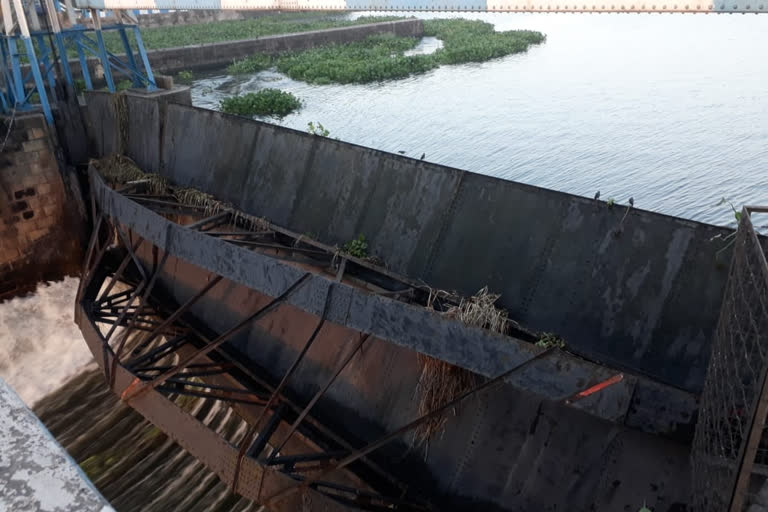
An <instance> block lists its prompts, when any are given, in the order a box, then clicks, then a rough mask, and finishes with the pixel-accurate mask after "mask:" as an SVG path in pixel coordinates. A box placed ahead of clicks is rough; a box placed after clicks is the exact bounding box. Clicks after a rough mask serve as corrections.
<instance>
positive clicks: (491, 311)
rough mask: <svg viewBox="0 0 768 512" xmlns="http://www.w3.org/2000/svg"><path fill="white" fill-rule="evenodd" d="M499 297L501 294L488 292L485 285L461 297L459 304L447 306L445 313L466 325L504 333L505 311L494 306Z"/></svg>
mask: <svg viewBox="0 0 768 512" xmlns="http://www.w3.org/2000/svg"><path fill="white" fill-rule="evenodd" d="M499 297H501V295H499V294H496V293H490V292H489V291H488V287H487V286H485V287H483V288H481V289H480V290H479V291H478V292H477V293H476V294H475V295H473V296H472V297H469V298H463V297H462V299H461V302H460V303H459V305H458V306H453V307H450V308H448V310H447V311H446V312H445V315H446V316H448V317H451V318H455V319H457V320H459V321H461V322H464V323H465V324H467V325H471V326H474V327H481V328H483V329H488V330H489V331H493V332H498V333H502V334H504V332H506V328H507V312H506V311H505V310H503V309H499V308H497V307H496V306H495V304H496V301H497V300H499Z"/></svg>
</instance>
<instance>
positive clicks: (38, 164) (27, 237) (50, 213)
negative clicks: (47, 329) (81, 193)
mask: <svg viewBox="0 0 768 512" xmlns="http://www.w3.org/2000/svg"><path fill="white" fill-rule="evenodd" d="M7 122H8V119H5V120H4V121H3V122H2V124H0V131H2V133H3V134H5V133H6V131H5V130H6V127H7ZM76 222H77V220H76V217H75V213H74V212H73V205H72V202H71V201H70V200H69V199H68V195H67V189H66V186H65V182H64V180H63V179H62V174H61V172H60V169H59V165H58V163H57V161H56V157H55V156H54V152H53V145H52V138H51V134H50V132H49V129H48V126H47V125H46V123H45V119H44V118H43V116H42V115H39V114H36V115H29V116H23V117H20V118H16V119H15V120H14V122H13V126H12V130H11V133H10V135H9V137H8V141H7V143H6V145H5V148H4V150H3V151H2V154H0V299H2V298H3V297H4V296H5V295H6V294H10V293H15V292H18V291H23V290H24V289H25V288H26V287H27V286H29V285H34V284H35V283H36V282H37V281H38V280H40V279H54V278H58V277H61V276H62V275H63V274H68V273H75V272H77V270H78V269H79V265H80V262H81V261H80V239H79V236H78V233H79V232H80V231H79V226H77V225H76V224H75V223H76Z"/></svg>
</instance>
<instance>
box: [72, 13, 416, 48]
mask: <svg viewBox="0 0 768 512" xmlns="http://www.w3.org/2000/svg"><path fill="white" fill-rule="evenodd" d="M398 19H403V18H399V17H395V16H375V17H374V16H371V17H362V18H358V19H356V20H347V19H343V18H342V17H340V16H339V14H338V13H331V12H322V11H321V12H303V13H276V14H269V15H266V16H260V17H257V18H251V19H247V20H233V21H216V22H212V23H204V24H199V25H175V26H169V27H156V28H143V29H141V38H142V40H143V42H144V46H145V47H146V48H147V49H148V50H159V49H161V48H173V47H176V46H187V45H193V44H205V43H218V42H221V41H236V40H238V39H254V38H257V37H262V36H270V35H275V34H290V33H295V32H308V31H310V30H322V29H326V28H335V27H349V26H353V25H361V24H365V23H376V22H381V21H394V20H398ZM128 37H129V40H130V42H131V45H134V44H135V40H134V38H133V33H131V32H129V33H128ZM104 42H105V44H106V46H107V50H109V51H110V52H112V53H115V54H122V53H125V48H124V47H123V42H122V40H121V39H120V34H118V33H117V31H107V32H104ZM133 47H134V48H135V46H133ZM73 52H74V50H73ZM73 56H77V54H76V53H75V54H74V55H73Z"/></svg>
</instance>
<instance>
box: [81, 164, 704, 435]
mask: <svg viewBox="0 0 768 512" xmlns="http://www.w3.org/2000/svg"><path fill="white" fill-rule="evenodd" d="M90 178H91V192H92V198H93V204H94V205H95V206H94V208H97V206H96V205H98V211H100V212H102V213H101V217H97V216H96V215H95V216H94V217H95V218H100V219H101V220H98V221H97V228H98V227H100V226H99V224H101V223H103V222H106V220H105V219H106V217H112V218H113V219H115V222H119V223H120V224H121V225H122V226H125V228H122V227H121V228H120V229H117V230H116V232H117V239H118V240H119V242H120V244H121V245H122V246H124V247H125V248H126V250H127V251H128V254H127V256H126V257H125V258H124V259H123V261H122V262H121V264H120V265H119V266H118V267H117V270H116V271H115V274H116V275H117V276H118V279H119V278H120V276H121V275H122V273H123V272H124V271H125V269H126V267H129V266H130V267H136V268H137V272H138V275H139V276H140V282H137V283H138V284H137V285H136V290H135V292H134V293H133V294H132V295H131V294H126V293H125V292H123V295H122V296H120V297H118V298H121V297H122V298H124V300H125V301H129V303H132V302H135V301H139V305H138V306H136V308H139V309H138V311H139V314H140V315H143V313H142V309H141V308H142V307H145V306H141V305H142V304H145V303H146V302H147V301H148V300H150V299H151V297H152V294H153V292H152V288H153V287H154V285H155V280H156V279H157V277H156V274H150V273H149V272H148V271H146V270H144V269H143V267H142V266H141V265H140V261H139V259H138V257H136V256H135V254H136V251H137V250H138V248H139V245H137V244H148V245H147V246H148V247H149V246H152V247H154V248H156V250H159V251H168V252H171V253H173V256H174V257H176V258H181V259H184V260H186V261H187V262H188V263H191V264H193V265H196V266H198V267H199V268H202V269H206V270H207V271H209V272H211V273H212V274H213V276H214V277H212V278H211V279H212V281H211V282H210V283H209V284H208V286H215V284H216V283H217V282H218V281H219V280H221V279H227V280H229V281H231V282H235V283H238V284H241V285H243V286H246V287H247V288H250V289H252V290H255V291H257V292H259V293H262V294H264V295H266V296H269V297H280V296H282V295H283V294H284V293H286V290H289V289H290V287H291V286H292V285H293V284H294V283H298V285H297V286H299V288H300V289H299V290H298V291H297V292H291V293H289V294H288V296H286V297H284V298H283V299H282V300H283V301H284V302H286V303H287V304H290V305H292V306H294V307H297V308H299V309H300V310H303V311H305V312H308V313H310V314H312V315H314V316H316V317H317V318H318V322H319V324H318V329H321V328H322V325H323V324H324V323H325V322H326V321H330V322H333V323H335V324H337V325H342V326H346V327H347V328H349V329H353V330H354V331H357V332H360V333H368V334H370V335H372V336H374V337H376V338H380V339H382V340H386V341H390V342H393V343H395V344H398V345H402V346H406V347H408V348H410V349H411V350H417V351H419V352H422V353H424V354H427V355H429V356H431V357H434V358H437V359H440V360H443V361H447V362H450V363H452V364H455V365H458V366H461V367H464V368H466V369H468V370H470V371H473V372H475V373H477V374H479V375H482V376H484V377H486V378H494V377H495V376H497V375H499V374H502V373H504V372H505V371H507V370H508V369H509V368H511V367H516V366H517V365H520V364H523V363H526V365H527V366H526V368H525V370H524V371H521V372H519V373H517V374H515V375H514V376H511V377H509V378H508V379H507V382H508V383H509V384H511V385H513V386H515V387H517V388H520V389H524V390H527V391H532V392H534V393H538V394H540V395H541V396H544V397H546V398H549V399H551V400H554V401H559V402H562V403H564V404H566V405H569V406H571V407H575V408H579V409H581V410H584V411H586V412H588V413H590V414H593V415H596V416H598V417H601V418H604V419H608V420H610V421H613V422H618V423H621V424H625V425H627V426H629V427H632V428H637V429H640V430H644V431H647V432H652V433H657V434H668V435H675V434H674V433H675V432H676V431H677V430H678V429H680V428H682V429H683V430H685V429H687V428H688V425H690V423H691V421H692V419H693V413H694V411H695V410H696V407H697V401H696V397H695V396H693V395H691V394H689V393H686V392H683V391H681V390H677V389H675V388H671V387H669V386H665V385H663V384H659V383H656V382H653V381H650V380H649V379H645V378H643V377H641V376H637V375H632V374H630V373H627V372H623V371H617V370H614V369H611V368H607V367H603V366H600V365H597V364H595V363H591V362H589V361H586V360H584V359H582V358H579V357H578V356H575V355H572V354H569V353H568V352H565V351H562V350H554V351H551V352H546V353H545V354H544V355H543V356H542V355H540V353H542V352H543V350H542V349H541V348H540V347H536V346H535V345H534V344H533V343H532V341H535V340H536V339H538V338H537V337H536V335H535V333H530V332H528V331H526V330H525V329H524V328H521V327H520V326H517V325H515V324H514V323H512V322H511V323H510V325H509V329H510V330H509V334H508V335H507V336H500V335H497V334H493V333H490V332H488V331H486V330H483V329H477V328H471V327H468V326H465V325H464V324H462V323H461V322H456V321H450V320H446V319H445V318H444V317H442V316H441V315H439V314H438V313H437V312H435V311H433V310H432V309H428V308H425V307H424V305H425V304H426V303H427V302H428V300H429V296H430V294H431V291H430V289H429V287H427V286H426V285H424V283H417V282H412V281H410V280H408V279H407V278H405V277H403V276H398V275H396V274H393V273H391V272H389V271H387V270H386V269H384V268H382V267H380V266H377V265H375V264H372V263H371V262H366V261H363V260H360V259H358V258H355V257H353V256H351V255H348V254H343V253H339V251H338V250H337V249H334V248H331V247H327V246H324V245H323V244H321V243H319V242H316V241H313V240H311V239H307V238H306V237H305V236H301V235H298V234H295V233H291V232H290V231H287V230H285V229H283V228H280V227H279V226H275V225H272V224H269V223H267V222H265V221H263V220H262V219H255V221H258V222H257V223H256V224H254V223H253V222H252V221H251V220H248V219H249V218H248V217H247V216H244V215H243V214H242V213H241V212H236V211H233V210H224V211H219V212H218V213H216V214H215V215H212V216H210V217H208V216H206V212H205V209H204V208H199V207H190V206H187V205H182V204H179V203H178V202H176V201H175V199H174V197H173V196H172V195H157V194H149V193H147V192H146V191H143V190H142V188H141V187H142V186H143V185H142V184H133V185H129V186H127V187H124V188H123V189H121V190H119V191H115V190H112V189H110V188H109V187H107V186H106V185H105V184H104V182H103V180H102V178H101V177H100V176H99V174H98V171H97V170H96V169H95V168H94V167H92V168H91V171H90ZM163 214H173V215H185V216H192V217H193V218H198V219H200V220H198V221H195V222H194V223H192V224H188V225H186V226H181V225H179V224H177V223H176V222H173V221H171V220H168V219H167V218H165V217H163V216H162V215H163ZM105 216H106V217H105ZM238 219H239V221H240V222H249V223H251V224H250V226H249V227H248V228H247V229H244V228H243V227H241V226H238ZM244 219H245V220H244ZM254 226H255V227H254ZM123 229H126V232H123ZM96 231H98V229H97V230H96ZM132 237H140V238H139V239H138V240H140V241H139V242H135V241H132V240H131V238H132ZM94 243H95V242H94ZM90 251H91V252H94V249H93V247H91V249H90ZM104 251H106V246H102V248H101V249H100V250H98V249H97V250H95V252H96V256H95V259H96V260H97V261H98V260H99V259H100V258H101V257H102V255H103V252H104ZM166 254H167V253H166ZM166 254H164V255H163V257H162V258H160V261H159V262H158V263H159V265H160V267H162V265H163V264H164V263H165V260H166V258H167V256H166ZM203 254H207V255H208V256H207V260H200V259H199V257H200V255H203ZM128 256H130V257H128ZM223 261H226V262H227V263H226V264H225V265H222V264H221V262H223ZM91 266H92V265H89V266H88V267H86V268H90V267H91ZM252 269H259V272H253V271H251V270H252ZM308 269H314V270H313V271H311V272H307V270H308ZM329 272H330V273H331V274H330V275H335V279H331V280H329V279H328V278H327V277H325V276H328V275H329ZM86 274H87V276H88V277H87V278H86V279H84V283H85V285H87V281H88V280H89V279H90V278H91V277H90V276H91V274H92V272H88V273H86ZM260 275H263V276H265V277H264V279H263V280H261V281H260V280H259V279H258V278H256V276H260ZM266 276H269V277H266ZM113 287H114V284H112V283H111V282H110V284H109V285H108V287H107V291H110V290H111V289H112V288H113ZM207 290H208V287H204V288H203V289H202V290H201V294H204V293H206V292H207ZM321 297H322V298H321ZM459 300H460V298H456V297H450V296H441V298H440V299H439V301H438V302H437V303H435V304H433V307H434V308H437V310H438V311H439V310H440V308H448V307H450V306H451V304H454V305H455V304H456V303H458V301H459ZM443 302H444V304H442V303H443ZM377 310H379V311H380V312H378V313H377ZM131 311H134V310H130V309H126V310H125V311H120V310H119V308H118V309H115V306H114V305H113V304H111V303H110V309H109V310H104V308H100V309H99V311H98V314H97V315H96V316H97V317H99V318H100V319H102V320H104V321H105V322H112V323H113V324H115V325H119V326H124V325H127V324H126V322H127V321H128V320H127V318H128V314H129V313H130V312H131ZM182 312H183V311H182ZM268 313H269V311H264V312H261V311H258V312H254V313H253V316H252V317H251V318H250V321H253V320H254V319H255V318H258V317H259V316H260V315H264V314H268ZM180 315H181V313H177V314H175V315H172V316H171V320H169V321H168V322H164V323H163V325H162V327H163V328H166V327H167V326H168V325H171V324H172V323H173V322H175V321H176V320H177V319H178V318H179V316H180ZM393 316H394V317H399V318H403V319H404V322H405V323H407V324H408V325H412V326H415V327H414V328H411V329H408V330H406V331H403V330H402V329H401V328H400V326H399V325H397V324H394V323H391V322H389V323H387V322H381V321H376V320H375V318H388V317H393ZM405 319H407V321H406V320H405ZM140 320H142V318H137V319H136V320H135V322H138V323H140V324H141V325H144V323H146V322H150V323H151V320H150V319H149V318H143V320H144V323H142V322H140ZM246 323H247V322H246ZM165 324H167V325H165ZM148 325H149V324H148ZM244 327H245V324H243V325H241V326H239V327H237V329H238V330H239V329H242V328H244ZM131 329H133V327H131ZM233 329H234V328H233ZM236 332H237V330H236V331H235V332H232V333H229V334H228V335H227V336H224V335H223V334H221V335H220V334H216V335H210V336H209V339H211V340H216V341H215V343H217V344H218V345H217V347H214V349H211V350H218V349H219V347H221V346H222V344H226V340H227V339H229V337H231V336H232V335H234V334H236ZM107 334H108V336H107V338H109V337H111V336H112V335H113V333H112V332H109V333H107ZM225 334H226V333H225ZM316 334H317V333H315V334H314V335H313V337H312V338H310V340H309V342H308V343H307V346H306V347H305V349H304V351H306V350H309V347H310V346H311V344H312V343H313V340H314V336H316ZM221 336H224V337H221ZM446 339H451V340H453V342H452V343H446V342H445V341H444V340H446ZM470 340H471V341H470ZM526 340H527V341H526ZM152 341H153V340H150V342H152ZM150 342H148V343H150ZM124 343H125V342H124V341H120V342H119V343H118V344H117V348H116V351H117V353H118V355H120V354H121V353H122V352H121V351H122V350H123V349H122V345H123V344H124ZM168 343H170V346H169V348H167V350H171V349H172V348H173V347H175V346H176V343H182V340H180V339H177V340H173V341H168ZM467 343H471V344H473V346H475V347H477V351H476V352H473V356H472V357H471V358H470V359H467V357H466V356H467V355H466V353H464V352H462V351H460V350H459V351H457V350H456V349H455V347H461V346H465V345H466V344H467ZM205 355H206V354H202V355H201V357H202V356H205ZM190 364H191V363H190ZM297 364H298V363H297ZM115 365H116V363H114V364H113V366H115ZM118 367H119V365H117V366H116V368H118ZM110 370H111V368H110ZM115 371H116V370H113V371H110V373H111V374H114V372H115ZM163 371H168V369H166V370H163ZM165 377H167V378H174V375H166V376H165ZM289 377H290V374H289V375H287V376H286V378H285V379H284V381H286V380H287V379H288V378H289ZM161 385H162V386H166V385H167V383H166V382H165V381H163V382H160V381H158V382H157V384H155V385H153V386H161ZM329 385H330V383H329ZM285 386H286V382H283V383H282V384H281V385H280V388H281V389H282V388H284V387H285ZM153 389H154V388H153ZM140 390H143V391H141V392H144V391H146V387H145V386H143V385H141V382H139V381H137V382H136V383H135V385H134V387H133V388H132V389H131V390H130V391H129V392H127V394H126V395H125V396H126V397H130V396H132V395H133V394H134V393H139V394H140ZM262 399H264V397H262ZM267 399H268V398H267ZM273 405H275V404H270V407H272V406H273ZM261 419H266V418H261ZM260 421H261V420H260ZM249 435H253V432H251V433H250V434H249Z"/></svg>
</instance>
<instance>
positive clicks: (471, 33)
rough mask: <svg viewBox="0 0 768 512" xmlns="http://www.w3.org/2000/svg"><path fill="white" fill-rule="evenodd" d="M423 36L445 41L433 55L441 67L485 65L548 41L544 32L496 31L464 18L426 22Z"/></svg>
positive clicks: (483, 24)
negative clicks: (480, 63)
mask: <svg viewBox="0 0 768 512" xmlns="http://www.w3.org/2000/svg"><path fill="white" fill-rule="evenodd" d="M424 35H425V36H432V37H436V38H438V39H440V40H441V41H442V42H443V48H441V49H439V50H437V51H436V52H435V53H434V54H432V55H433V56H434V57H435V58H436V59H438V60H439V61H440V64H464V63H467V62H485V61H487V60H491V59H497V58H499V57H505V56H507V55H512V54H514V53H521V52H524V51H526V50H527V49H528V47H529V46H531V45H533V44H541V43H543V42H544V41H545V40H546V36H545V35H544V34H542V33H541V32H535V31H532V30H507V31H504V32H496V31H495V30H494V27H493V25H492V24H491V23H486V22H484V21H479V20H464V19H452V20H451V19H442V20H427V21H425V22H424Z"/></svg>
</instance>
